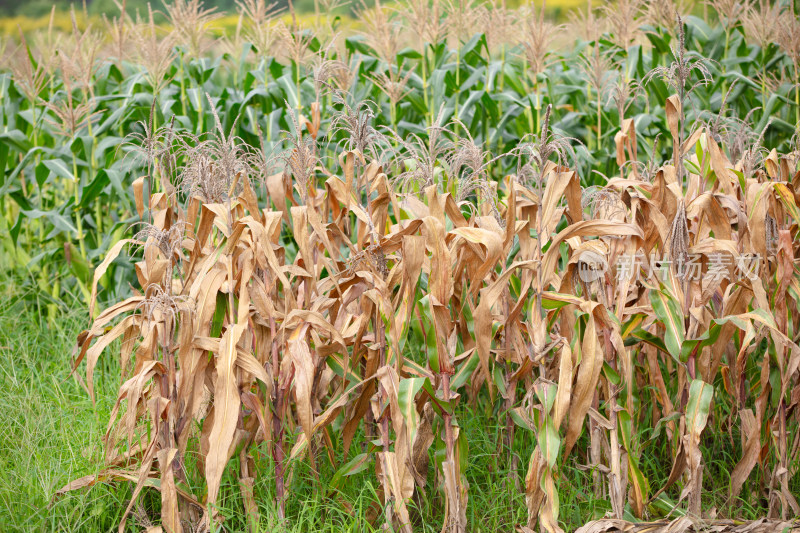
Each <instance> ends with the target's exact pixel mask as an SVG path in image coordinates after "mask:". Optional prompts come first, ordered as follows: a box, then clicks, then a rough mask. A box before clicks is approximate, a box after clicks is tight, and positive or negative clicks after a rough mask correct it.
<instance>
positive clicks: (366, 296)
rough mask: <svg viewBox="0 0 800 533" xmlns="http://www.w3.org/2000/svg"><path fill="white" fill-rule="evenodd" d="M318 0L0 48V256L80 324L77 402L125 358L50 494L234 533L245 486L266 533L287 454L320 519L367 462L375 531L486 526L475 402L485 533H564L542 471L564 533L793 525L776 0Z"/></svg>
mask: <svg viewBox="0 0 800 533" xmlns="http://www.w3.org/2000/svg"><path fill="white" fill-rule="evenodd" d="M336 2H337V0H328V3H323V4H324V5H322V6H321V7H320V12H321V13H323V15H318V16H316V17H315V18H312V19H311V21H310V22H308V23H306V22H305V21H306V20H308V18H304V19H301V18H299V17H298V16H297V15H296V14H295V13H294V12H289V13H282V12H279V11H278V10H276V8H275V5H271V4H269V3H266V2H265V1H264V0H243V1H242V2H241V3H240V8H241V13H240V16H239V19H238V20H239V24H238V26H237V28H236V31H235V33H233V34H230V35H226V36H224V37H218V36H216V35H215V34H214V33H213V32H212V29H213V27H214V22H215V19H216V18H217V17H218V16H219V15H220V14H219V13H217V12H215V11H213V10H209V9H206V8H204V7H203V5H202V3H201V2H200V1H199V0H174V1H171V2H167V3H165V4H164V5H163V6H158V7H159V9H158V10H156V7H155V6H154V7H153V8H152V10H151V11H150V12H148V13H140V14H137V15H134V16H129V15H125V14H124V12H123V14H121V15H118V16H117V17H109V18H108V19H107V20H105V26H104V27H102V28H95V27H91V26H89V27H80V26H79V25H78V23H77V22H75V23H74V25H73V30H72V32H67V33H63V32H57V31H53V30H51V31H48V32H41V33H37V34H28V35H23V34H21V33H20V34H19V35H16V36H13V38H12V37H9V38H8V39H5V40H4V43H5V51H4V55H3V56H2V57H3V64H4V65H5V67H7V68H3V69H2V70H0V94H1V95H2V96H1V97H0V104H2V110H1V111H0V120H2V126H3V127H2V134H0V138H1V139H2V142H0V176H2V178H0V192H1V194H0V196H1V197H2V222H1V223H2V224H3V225H4V227H3V232H2V239H3V250H4V251H3V255H4V257H3V259H2V260H0V264H2V265H3V268H4V269H6V270H7V271H8V272H9V273H10V274H11V275H13V276H14V277H15V279H16V280H17V283H18V284H20V285H21V286H24V287H27V292H26V295H27V296H26V298H27V304H28V305H30V306H32V307H34V308H36V309H38V311H39V313H40V314H41V316H42V317H43V320H44V321H48V320H49V321H57V320H58V316H59V312H60V309H62V308H63V307H64V306H65V305H66V304H65V302H70V301H72V302H79V303H80V304H81V305H82V306H83V307H84V308H85V309H86V316H87V319H88V320H89V325H88V329H86V330H85V331H83V332H81V333H80V334H79V335H78V336H77V343H76V348H75V351H74V354H73V367H72V368H70V369H65V375H66V373H68V372H69V371H72V372H73V377H74V379H78V380H80V381H81V383H82V384H83V386H84V387H85V389H86V393H87V394H88V395H89V396H90V397H91V398H92V399H93V400H94V398H95V386H96V385H95V382H96V378H95V377H94V373H95V371H96V369H97V367H98V365H99V364H102V361H103V360H104V359H107V358H116V359H117V361H118V364H119V369H120V375H119V379H120V381H119V383H120V385H119V390H118V397H117V398H116V402H115V403H114V407H113V409H112V411H111V416H110V418H109V420H107V431H106V434H105V437H104V439H103V442H102V446H103V449H104V454H105V463H104V467H103V470H102V471H101V473H100V474H99V475H94V474H91V475H86V476H84V477H80V478H78V479H75V480H73V481H72V482H70V483H69V484H67V485H66V486H64V487H63V488H62V489H61V490H59V491H58V492H57V493H56V494H54V495H53V497H54V498H63V497H66V496H67V493H71V492H72V491H79V490H86V489H87V487H90V486H92V485H95V484H98V483H129V484H131V485H132V486H133V487H134V488H133V492H132V495H131V498H130V500H129V503H127V508H126V509H125V510H124V512H122V513H121V517H122V518H121V521H120V524H119V530H120V531H126V530H130V528H133V527H134V525H133V524H132V523H131V522H132V520H131V519H130V516H131V515H132V514H133V515H136V514H137V513H140V512H141V500H142V499H143V498H144V497H145V495H147V494H156V495H157V498H156V500H157V502H156V504H155V505H150V507H151V508H150V515H151V516H152V517H154V520H155V522H156V523H157V524H160V525H154V526H151V527H152V528H153V529H154V530H155V529H157V528H160V530H163V531H166V532H170V533H173V532H179V531H187V532H188V531H220V530H226V531H240V530H244V531H252V532H255V531H266V530H267V529H263V521H264V517H263V516H261V514H262V510H263V506H262V505H260V503H261V502H259V501H257V497H256V495H255V492H254V488H253V487H254V484H257V483H262V482H265V483H268V484H269V486H270V493H271V494H272V498H273V499H272V503H273V504H274V511H275V513H276V514H277V517H278V520H279V521H280V522H281V523H287V522H291V520H292V516H291V513H289V512H287V508H286V506H287V501H289V500H290V499H291V497H292V492H293V484H295V478H296V477H297V473H296V471H297V469H298V468H305V467H308V468H309V469H310V471H311V472H313V476H314V478H315V483H316V486H317V487H318V490H320V491H327V493H328V494H329V495H330V498H331V499H332V500H333V501H336V498H337V496H336V489H337V487H340V486H343V485H345V484H347V483H348V480H349V479H350V478H351V477H352V476H354V475H355V474H359V473H363V472H367V471H368V472H372V473H373V475H374V480H375V482H376V486H377V487H378V490H377V491H376V494H375V502H374V506H373V507H372V508H371V509H370V510H369V511H368V512H369V515H370V522H371V523H372V524H373V525H374V527H375V528H376V529H380V530H386V531H403V532H410V531H421V530H425V531H429V530H430V531H434V530H435V531H442V532H465V531H480V530H482V529H481V524H480V523H479V521H478V523H476V521H475V520H469V519H468V509H469V506H470V496H471V492H472V491H474V490H475V488H474V487H470V484H469V482H468V480H467V479H468V467H469V465H470V458H469V454H470V446H469V444H470V443H469V440H468V438H467V437H466V436H465V434H464V433H463V432H462V431H461V428H462V426H463V425H464V422H463V421H462V420H459V418H460V417H462V416H466V415H467V414H468V415H469V416H476V417H478V416H480V417H486V418H487V419H488V418H492V419H497V420H500V421H501V422H500V424H501V425H502V426H503V428H504V430H503V431H502V433H501V434H500V435H499V436H498V442H497V454H496V455H497V458H496V459H497V461H498V462H500V463H505V464H507V466H508V468H509V469H510V470H511V471H512V472H513V475H512V476H511V479H509V480H507V482H508V483H510V484H511V485H513V486H514V487H515V490H517V491H518V492H519V493H521V494H523V495H524V502H525V513H524V514H525V515H526V516H527V520H524V521H522V523H517V524H512V525H509V530H510V529H514V528H516V530H517V531H522V532H531V531H545V532H548V533H558V532H561V531H564V529H565V527H566V526H565V524H564V522H563V520H562V519H560V515H559V510H560V503H559V502H560V495H563V494H565V493H566V492H569V491H570V490H571V485H570V480H569V478H568V477H566V476H565V475H564V469H565V467H566V466H567V465H572V466H576V467H577V468H581V469H583V470H585V471H587V472H588V474H587V475H588V476H589V477H590V479H591V485H592V490H593V492H594V494H593V497H594V498H596V499H598V500H602V501H603V502H605V504H606V506H607V512H605V513H604V516H603V517H601V519H600V520H596V521H592V519H593V518H598V517H593V516H587V517H586V520H585V522H586V525H585V526H584V527H583V528H581V530H582V531H584V532H585V533H589V532H602V531H685V530H691V529H696V530H701V529H703V528H716V529H708V530H713V531H781V530H789V529H792V528H793V527H800V525H798V523H797V522H796V521H793V520H795V517H797V516H798V515H800V503H798V497H799V496H798V495H800V476H797V471H798V468H800V431H798V426H800V346H798V338H800V336H799V333H798V328H800V312H798V306H799V305H800V275H798V272H797V271H796V266H795V264H796V262H797V259H796V258H797V257H798V256H800V255H799V254H800V244H798V231H800V207H799V206H798V204H800V83H798V75H799V74H800V20H799V19H798V17H797V15H796V12H795V6H794V5H792V4H788V3H780V2H766V1H764V0H759V1H755V0H752V1H747V0H745V1H741V2H738V1H734V0H714V1H712V2H709V3H708V4H707V5H702V4H698V5H692V4H689V3H686V2H683V3H682V2H677V3H673V2H671V1H666V0H655V1H652V2H646V1H643V0H619V1H618V2H617V3H615V4H608V5H602V6H600V7H597V6H595V7H594V8H593V7H592V6H591V4H590V5H589V7H588V8H587V9H585V10H583V11H582V12H576V14H575V15H574V16H572V17H571V18H570V20H569V21H568V22H566V23H564V24H557V23H555V22H552V21H551V20H549V19H548V17H547V15H546V13H545V10H544V7H542V6H538V7H537V6H534V5H528V6H523V7H521V8H519V9H510V8H507V7H505V5H504V4H503V5H501V4H499V3H483V4H476V3H473V2H470V1H468V0H453V1H448V2H444V3H442V2H439V1H438V0H433V1H432V2H431V1H429V0H408V1H407V2H406V3H401V4H396V5H395V4H392V5H385V6H384V5H381V4H380V2H378V3H376V5H375V6H374V7H369V8H368V7H365V6H363V7H362V8H360V9H359V10H358V21H357V23H358V24H357V26H356V27H355V28H342V27H339V26H338V25H337V24H338V21H337V19H335V18H332V17H326V16H324V13H325V12H327V11H330V10H332V9H334V8H335V7H337V6H338V5H339V4H337V3H336ZM121 7H124V3H123V4H122V5H121ZM76 20H77V19H76V18H75V15H74V13H73V21H76ZM712 437H713V438H714V442H724V443H726V444H725V446H726V448H727V451H726V452H725V453H723V454H715V453H714V450H713V449H711V448H709V446H708V443H709V442H710V441H709V439H711V438H712ZM521 439H523V440H524V439H527V440H528V441H531V442H532V443H533V444H532V446H531V449H532V453H531V454H530V455H529V456H528V455H527V454H526V455H525V456H524V457H522V458H521V459H520V456H519V454H518V453H517V452H515V446H517V445H518V444H519V442H520V440H521ZM712 456H713V457H712ZM712 461H713V462H719V461H722V463H723V464H722V465H721V466H720V465H715V466H714V467H713V468H715V469H719V468H721V469H722V470H723V471H724V472H726V475H725V478H724V479H725V484H724V485H723V486H718V485H717V484H716V483H714V482H709V480H708V477H705V478H704V473H707V471H708V469H709V468H711V467H710V465H709V463H710V462H712ZM653 464H655V465H656V467H654V466H653ZM231 476H232V477H233V479H235V480H236V481H237V483H235V484H234V485H231V484H230V483H225V482H223V479H224V478H226V477H227V478H230V477H231ZM264 478H266V481H264ZM232 486H234V487H235V490H233V489H232V488H231V487H232ZM226 491H227V492H226ZM228 493H235V497H236V498H239V499H240V501H241V507H242V513H243V514H242V516H243V517H244V519H243V520H242V521H240V522H237V521H231V520H226V519H224V517H223V516H222V515H221V514H220V512H219V502H220V501H221V500H222V499H223V498H225V497H232V496H230V495H228V496H225V494H228ZM719 494H723V497H722V498H721V500H720V498H719V497H718V495H719ZM562 497H563V496H562ZM421 499H426V500H430V499H433V500H435V501H437V502H438V503H437V504H436V505H435V506H433V509H435V513H434V514H433V516H427V517H421V516H420V512H419V502H420V501H421ZM709 501H714V502H720V501H723V502H724V505H720V506H718V507H717V506H715V507H711V505H710V504H709ZM159 504H160V505H159ZM717 505H718V504H717ZM742 505H749V506H752V507H754V508H758V509H762V510H763V515H764V520H762V521H760V522H758V523H752V524H745V525H743V524H742V523H741V522H740V521H738V518H739V508H740V507H741V506H742ZM354 512H355V511H354ZM748 528H749V529H748Z"/></svg>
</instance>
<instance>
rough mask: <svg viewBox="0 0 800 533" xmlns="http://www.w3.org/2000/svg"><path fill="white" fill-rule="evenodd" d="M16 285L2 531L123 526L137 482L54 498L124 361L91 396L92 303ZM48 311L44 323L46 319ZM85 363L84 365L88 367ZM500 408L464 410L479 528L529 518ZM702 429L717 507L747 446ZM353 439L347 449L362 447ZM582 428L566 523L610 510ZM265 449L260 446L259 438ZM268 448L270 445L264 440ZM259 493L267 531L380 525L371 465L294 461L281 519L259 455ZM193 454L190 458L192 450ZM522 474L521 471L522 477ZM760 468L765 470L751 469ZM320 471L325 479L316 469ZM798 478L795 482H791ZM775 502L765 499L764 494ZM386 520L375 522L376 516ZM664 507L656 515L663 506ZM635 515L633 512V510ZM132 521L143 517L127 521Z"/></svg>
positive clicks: (665, 463)
mask: <svg viewBox="0 0 800 533" xmlns="http://www.w3.org/2000/svg"><path fill="white" fill-rule="evenodd" d="M17 286H18V285H15V284H13V283H12V282H10V281H8V280H7V279H4V278H3V277H0V298H2V300H3V307H2V308H0V372H2V378H0V379H1V380H2V381H0V385H2V394H1V395H0V427H2V428H3V431H2V433H0V524H2V530H3V531H26V532H28V531H54V530H59V531H111V530H114V531H116V528H117V526H118V524H119V520H120V517H121V514H122V512H123V511H124V509H125V507H126V506H127V503H128V500H129V498H130V495H131V489H132V487H131V484H129V483H116V484H112V483H100V484H97V485H95V486H94V487H92V488H89V489H84V490H79V491H75V492H71V493H68V494H66V495H64V496H62V497H60V498H57V499H55V500H53V495H54V493H55V492H56V491H57V490H58V489H59V488H60V487H62V486H63V485H65V484H66V483H67V482H69V481H70V480H72V479H75V478H78V477H81V476H85V475H88V474H93V473H97V472H99V471H100V470H101V468H102V441H101V438H102V435H103V432H104V428H105V424H106V422H107V420H108V416H109V412H110V409H111V407H112V406H113V402H114V400H115V394H116V389H117V387H118V385H119V377H118V372H119V367H118V365H117V364H116V361H115V360H114V357H113V355H112V354H113V351H109V352H107V354H104V356H103V357H102V358H101V360H100V363H99V365H98V369H97V379H96V391H97V405H96V406H92V403H91V401H90V400H89V399H88V396H87V393H86V391H85V390H84V389H83V387H82V385H81V384H80V383H79V381H78V380H77V379H76V378H75V377H74V376H70V365H71V356H72V355H71V354H72V346H73V342H74V339H75V336H76V335H77V333H78V332H79V331H81V329H83V328H84V327H85V326H86V324H87V317H86V315H85V314H84V313H83V312H79V311H77V310H69V309H64V308H62V309H61V311H60V312H59V317H58V320H57V321H56V322H54V323H47V322H44V320H45V319H43V318H42V319H40V318H39V316H38V315H37V314H36V313H35V312H34V310H33V306H32V305H27V304H25V300H24V298H23V296H24V295H22V294H20V293H19V289H17V288H16V287H17ZM40 320H41V321H40ZM81 373H82V369H79V371H78V375H81ZM503 418H504V417H503V413H501V412H494V413H491V412H487V409H486V407H485V406H484V405H481V404H480V403H479V404H478V405H475V406H471V407H470V406H469V402H468V401H467V399H465V400H464V402H463V404H462V405H461V407H460V408H459V413H458V420H459V423H460V424H461V427H462V430H463V431H464V433H465V435H466V437H467V440H468V442H469V464H468V466H467V468H466V475H467V479H468V482H469V505H468V511H467V513H468V514H467V518H468V520H469V524H470V528H471V529H470V530H471V531H475V532H481V531H483V532H492V531H513V530H514V528H515V526H517V525H520V524H524V523H525V521H526V516H527V515H526V510H525V498H524V493H523V491H522V490H521V489H524V477H525V469H526V468H527V463H528V460H529V457H530V454H531V452H532V451H533V447H534V441H533V435H532V434H530V433H529V432H527V431H525V430H522V429H519V428H518V429H517V431H516V432H515V441H514V444H513V449H514V452H515V454H516V456H517V465H518V466H517V469H516V471H515V472H514V471H512V467H511V465H510V464H509V462H510V461H509V455H508V451H507V450H505V449H500V451H499V453H498V446H497V443H498V440H499V439H500V438H501V435H502V431H503V429H504V419H503ZM709 429H710V430H711V429H713V431H707V432H706V434H705V435H704V442H703V448H704V449H705V450H704V454H703V456H704V458H706V469H705V478H704V486H705V488H706V489H707V490H706V492H705V494H704V505H703V506H704V508H711V507H712V506H715V507H717V509H719V510H720V511H722V512H724V510H723V509H722V505H723V502H724V501H725V497H726V495H727V487H728V483H729V479H728V478H727V475H728V474H727V472H729V471H730V469H731V468H732V467H733V464H735V457H738V456H739V451H738V450H736V449H734V448H735V447H733V446H732V443H736V442H737V441H738V435H733V436H734V438H733V441H732V442H731V440H730V439H731V436H729V435H728V433H727V431H725V430H723V429H722V428H717V427H711V426H710V427H709ZM648 438H649V435H641V436H640V440H641V442H642V443H643V446H645V448H643V453H642V462H643V468H644V470H645V475H647V476H648V477H649V479H650V481H651V483H652V484H653V486H661V484H662V483H663V481H665V480H666V477H667V476H668V474H669V467H670V465H669V460H670V452H669V450H668V449H666V448H665V446H666V444H665V439H659V440H658V441H648ZM362 440H363V439H360V438H358V437H357V438H356V440H355V441H354V442H355V444H354V445H353V448H352V449H351V451H350V454H349V455H350V458H352V457H353V456H354V455H355V454H356V453H360V452H361V449H360V442H361V441H362ZM587 445H588V439H587V437H586V435H585V434H584V435H583V437H582V438H581V441H580V442H579V443H578V450H580V451H579V453H576V454H573V456H572V457H571V458H570V459H569V460H568V461H567V463H566V464H564V465H562V467H561V470H560V475H559V478H558V484H559V493H560V494H559V497H560V503H561V510H560V513H561V514H560V521H561V522H562V526H563V527H564V528H565V530H567V531H571V530H574V529H575V528H576V527H578V526H580V525H582V524H584V523H585V522H587V521H589V520H591V519H595V518H600V517H602V516H603V515H604V514H605V513H606V512H607V511H609V509H608V506H607V503H606V501H605V500H604V499H602V498H599V499H598V498H596V497H595V496H594V491H595V489H594V485H593V481H592V472H591V471H589V470H586V469H584V468H581V467H580V466H579V465H582V464H586V463H588V458H587V457H586V453H585V450H586V449H587ZM262 447H263V444H262ZM336 447H337V449H336V456H337V457H336V459H337V463H338V464H339V465H342V464H344V462H345V461H346V459H345V458H344V457H343V453H342V449H341V443H336ZM261 451H262V452H263V451H264V448H262V449H261ZM256 455H260V457H257V461H256V462H257V470H258V472H257V476H256V483H255V495H256V501H257V503H258V506H259V512H260V516H261V522H260V529H261V530H262V531H265V532H266V531H270V532H272V531H292V532H295V531H296V532H306V531H322V532H326V531H330V532H334V531H336V532H338V531H344V532H369V531H376V530H377V528H378V527H379V526H380V524H381V523H382V519H381V518H380V516H379V513H380V509H379V506H378V501H379V498H378V492H377V491H378V487H379V483H378V482H377V481H376V479H377V478H376V477H375V472H374V465H373V464H370V465H369V466H368V468H366V469H364V470H363V471H361V472H359V473H358V474H355V475H353V476H351V477H349V478H346V479H345V481H344V482H343V483H342V484H341V486H340V487H338V488H334V487H332V486H331V485H330V481H331V480H332V478H333V475H334V472H335V467H334V466H333V465H331V464H330V463H329V462H328V461H327V459H325V458H324V457H322V456H320V459H319V460H318V461H317V466H318V468H319V472H318V473H317V475H316V476H315V475H314V473H313V472H312V471H311V469H310V467H309V466H308V464H307V461H303V460H299V461H297V462H296V464H295V465H294V476H293V478H292V480H291V485H290V488H289V493H290V497H289V499H288V501H287V515H288V519H287V520H286V522H284V523H283V524H280V523H279V522H278V520H277V512H276V508H275V505H274V486H273V483H272V475H271V470H272V465H271V461H270V460H269V458H268V456H267V454H266V453H261V454H256ZM236 463H237V461H236V460H233V461H232V463H231V465H229V468H228V472H227V473H226V476H225V478H224V479H223V490H222V497H221V499H220V514H221V515H222V517H224V519H225V520H224V522H223V524H224V528H223V529H224V530H225V531H243V530H244V529H245V523H246V521H245V517H244V515H243V511H242V509H243V507H242V502H241V496H240V493H239V490H238V483H237V480H236V477H235V472H238V464H236ZM187 464H190V465H191V464H193V461H192V458H191V456H189V457H188V460H187ZM515 477H516V479H515ZM753 477H756V476H753ZM317 478H318V479H317ZM200 479H201V476H200V475H199V473H198V472H194V476H193V475H192V472H190V479H189V484H190V485H191V488H192V490H194V491H195V493H200V494H202V491H203V487H202V485H201V481H200ZM793 488H796V487H793ZM748 490H749V491H756V490H758V489H757V487H756V484H755V482H753V481H748V483H747V484H746V485H745V490H744V491H743V493H744V494H746V493H747V492H748ZM679 492H680V487H673V488H672V489H670V490H669V491H668V493H667V495H666V496H665V497H664V498H663V502H662V503H660V504H659V505H658V507H659V508H663V509H664V510H668V509H669V508H670V507H671V502H672V501H674V498H675V497H676V496H677V495H678V494H679ZM442 496H443V495H442V493H441V491H440V490H439V489H437V488H436V487H435V479H434V475H433V463H432V464H431V468H430V471H429V475H428V485H427V486H426V487H425V490H424V493H423V494H420V495H418V496H415V499H414V501H413V502H411V504H410V508H411V516H412V519H413V520H414V530H415V531H424V532H431V533H438V532H439V531H440V530H441V527H442V524H441V518H440V517H441V516H442V515H443V499H442ZM159 501H160V500H159V496H158V494H157V493H156V492H155V491H152V490H150V492H147V490H146V491H145V494H144V496H143V498H142V499H141V502H142V505H143V507H144V509H146V510H147V511H148V514H149V515H150V516H151V517H156V516H157V515H158V507H159ZM764 504H766V502H764ZM765 512H766V509H765V508H753V507H752V506H751V505H745V502H744V501H741V502H738V503H737V508H736V509H735V511H734V514H735V515H737V516H738V517H740V518H744V519H748V518H749V519H752V518H756V517H758V516H764V514H765ZM376 514H377V515H378V518H377V519H376V520H374V522H373V523H370V521H369V520H368V518H367V517H368V516H370V517H372V518H374V517H375V516H376ZM654 517H655V516H654ZM628 518H630V517H628ZM128 524H129V529H130V530H131V531H138V530H140V528H141V526H142V524H141V523H137V522H135V521H134V520H133V519H129V522H128Z"/></svg>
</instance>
